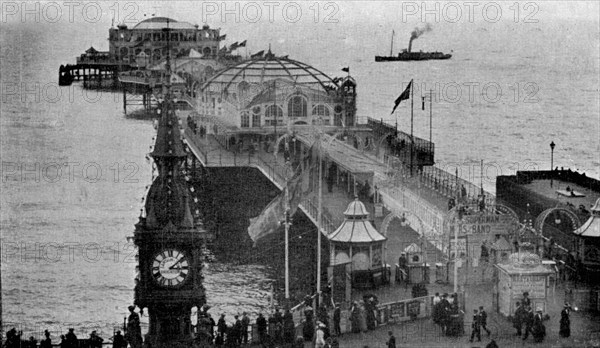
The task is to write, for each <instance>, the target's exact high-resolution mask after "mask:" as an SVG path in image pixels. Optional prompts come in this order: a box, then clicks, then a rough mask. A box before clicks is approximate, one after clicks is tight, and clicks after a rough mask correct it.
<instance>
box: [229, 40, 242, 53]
mask: <svg viewBox="0 0 600 348" xmlns="http://www.w3.org/2000/svg"><path fill="white" fill-rule="evenodd" d="M238 47H240V44H239V43H238V42H237V41H236V42H234V43H233V44H231V46H229V50H230V51H233V50H235V49H237V48H238Z"/></svg>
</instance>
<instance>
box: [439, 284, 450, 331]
mask: <svg viewBox="0 0 600 348" xmlns="http://www.w3.org/2000/svg"><path fill="white" fill-rule="evenodd" d="M438 306H439V308H438V311H439V312H438V315H439V321H440V325H441V327H442V331H443V332H444V333H445V332H446V328H447V326H448V317H449V314H450V302H448V294H447V293H445V294H443V295H442V299H441V300H440V303H438Z"/></svg>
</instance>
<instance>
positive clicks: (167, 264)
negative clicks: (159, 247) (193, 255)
mask: <svg viewBox="0 0 600 348" xmlns="http://www.w3.org/2000/svg"><path fill="white" fill-rule="evenodd" d="M189 272H190V264H189V261H188V259H187V257H186V256H185V254H184V253H182V252H181V251H179V250H175V249H165V250H163V251H161V252H159V253H158V254H157V255H156V256H155V257H154V260H153V261H152V277H153V278H154V280H155V281H156V282H157V283H158V284H159V285H161V286H165V287H174V286H178V285H181V284H182V283H183V282H184V281H185V280H186V278H187V276H188V274H189Z"/></svg>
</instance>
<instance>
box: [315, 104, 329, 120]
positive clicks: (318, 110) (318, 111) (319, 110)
mask: <svg viewBox="0 0 600 348" xmlns="http://www.w3.org/2000/svg"><path fill="white" fill-rule="evenodd" d="M330 114H331V113H330V111H329V108H328V107H327V106H326V105H323V104H319V105H316V106H315V107H314V108H313V110H312V119H313V124H319V118H321V119H322V120H323V125H330V124H331V117H330Z"/></svg>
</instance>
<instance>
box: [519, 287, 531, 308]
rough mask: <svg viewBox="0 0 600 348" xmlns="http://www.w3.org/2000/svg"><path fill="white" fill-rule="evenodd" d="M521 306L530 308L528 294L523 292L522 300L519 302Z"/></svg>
mask: <svg viewBox="0 0 600 348" xmlns="http://www.w3.org/2000/svg"><path fill="white" fill-rule="evenodd" d="M521 304H522V305H523V307H527V306H529V307H531V299H530V298H529V292H528V291H525V292H524V293H523V299H522V300H521Z"/></svg>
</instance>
